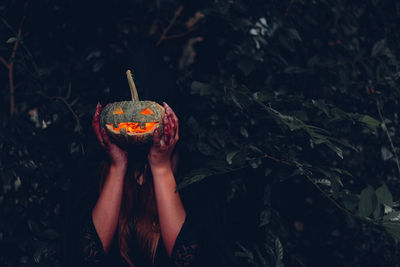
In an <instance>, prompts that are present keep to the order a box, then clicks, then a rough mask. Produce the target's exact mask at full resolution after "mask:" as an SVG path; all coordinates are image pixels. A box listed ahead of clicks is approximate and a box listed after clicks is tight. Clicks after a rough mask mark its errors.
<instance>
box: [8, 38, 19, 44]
mask: <svg viewBox="0 0 400 267" xmlns="http://www.w3.org/2000/svg"><path fill="white" fill-rule="evenodd" d="M17 40H18V38H17V37H10V38H8V40H7V42H6V43H7V44H12V43H15V42H16V41H17Z"/></svg>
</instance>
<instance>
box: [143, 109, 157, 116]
mask: <svg viewBox="0 0 400 267" xmlns="http://www.w3.org/2000/svg"><path fill="white" fill-rule="evenodd" d="M140 114H144V115H150V114H154V111H153V110H152V109H151V108H145V109H143V110H142V111H140Z"/></svg>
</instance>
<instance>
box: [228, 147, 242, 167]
mask: <svg viewBox="0 0 400 267" xmlns="http://www.w3.org/2000/svg"><path fill="white" fill-rule="evenodd" d="M238 152H239V150H236V151H232V152H229V153H228V154H227V155H226V162H228V164H229V165H232V159H233V158H234V157H235V156H236V154H237V153H238Z"/></svg>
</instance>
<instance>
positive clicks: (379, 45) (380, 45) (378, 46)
mask: <svg viewBox="0 0 400 267" xmlns="http://www.w3.org/2000/svg"><path fill="white" fill-rule="evenodd" d="M385 46H386V41H385V39H382V40H379V41H378V42H376V43H375V44H374V46H373V47H372V52H371V56H373V57H375V56H377V55H379V54H381V53H382V51H383V49H384V48H385Z"/></svg>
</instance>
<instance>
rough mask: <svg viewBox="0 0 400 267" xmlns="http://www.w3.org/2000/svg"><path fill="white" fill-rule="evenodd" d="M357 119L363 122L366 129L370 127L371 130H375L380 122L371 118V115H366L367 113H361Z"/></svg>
mask: <svg viewBox="0 0 400 267" xmlns="http://www.w3.org/2000/svg"><path fill="white" fill-rule="evenodd" d="M359 121H360V122H362V123H364V124H365V126H367V127H368V129H370V130H372V131H376V129H377V128H378V127H379V125H380V124H381V123H380V122H379V121H378V120H376V119H374V118H372V117H371V116H368V115H362V116H361V117H360V118H359Z"/></svg>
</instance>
